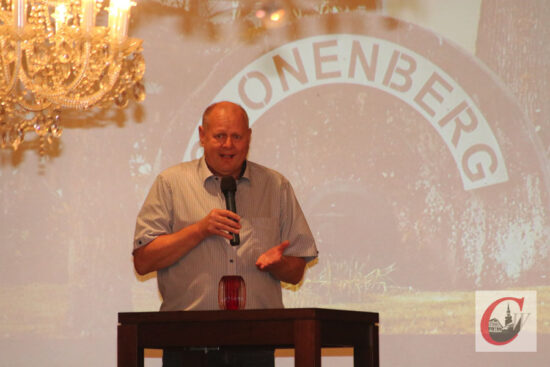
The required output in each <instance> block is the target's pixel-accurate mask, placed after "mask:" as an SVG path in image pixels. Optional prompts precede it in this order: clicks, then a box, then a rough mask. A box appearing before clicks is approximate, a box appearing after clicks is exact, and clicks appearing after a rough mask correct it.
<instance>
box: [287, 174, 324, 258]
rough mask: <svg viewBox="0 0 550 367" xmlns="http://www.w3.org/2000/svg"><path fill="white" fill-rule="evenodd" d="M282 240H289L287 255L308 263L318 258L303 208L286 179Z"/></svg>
mask: <svg viewBox="0 0 550 367" xmlns="http://www.w3.org/2000/svg"><path fill="white" fill-rule="evenodd" d="M280 221H281V239H282V240H283V241H284V240H289V241H290V246H289V247H288V248H287V249H286V251H285V255H290V256H296V257H303V258H304V259H305V260H306V262H309V261H311V260H313V259H315V258H316V257H317V256H318V251H317V246H316V245H315V239H314V238H313V234H312V233H311V230H310V228H309V225H308V223H307V220H306V218H305V216H304V213H303V211H302V208H301V207H300V204H299V202H298V199H297V198H296V195H295V194H294V190H293V189H292V185H291V184H290V182H288V181H287V180H286V179H285V180H284V182H283V184H282V185H281V217H280Z"/></svg>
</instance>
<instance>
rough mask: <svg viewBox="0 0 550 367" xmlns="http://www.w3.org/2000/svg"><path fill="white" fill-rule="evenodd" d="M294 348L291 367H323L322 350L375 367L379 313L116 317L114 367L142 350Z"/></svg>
mask: <svg viewBox="0 0 550 367" xmlns="http://www.w3.org/2000/svg"><path fill="white" fill-rule="evenodd" d="M266 346H268V347H273V348H294V356H295V366H298V367H319V366H321V348H341V347H353V365H354V367H359V366H361V367H378V366H379V354H378V353H379V351H378V313H373V312H359V311H344V310H330V309H318V308H297V309H267V310H238V311H175V312H124V313H119V314H118V367H138V366H139V367H143V363H144V362H143V358H144V349H145V348H153V349H157V348H158V349H162V348H178V347H249V348H254V347H266Z"/></svg>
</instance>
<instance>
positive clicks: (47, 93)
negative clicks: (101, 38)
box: [19, 41, 112, 99]
mask: <svg viewBox="0 0 550 367" xmlns="http://www.w3.org/2000/svg"><path fill="white" fill-rule="evenodd" d="M90 50H91V42H89V41H86V43H85V45H84V54H85V57H84V62H83V63H82V66H81V68H80V71H79V72H78V76H77V77H76V78H75V80H73V81H72V82H71V84H69V85H68V86H67V87H66V88H63V89H58V90H57V91H55V90H48V89H45V88H42V87H40V86H38V85H34V83H33V81H32V80H31V79H30V78H29V77H28V76H27V74H26V73H25V70H24V68H21V73H20V76H19V79H20V80H21V82H22V83H23V85H24V86H25V88H27V89H29V90H33V91H35V93H36V94H38V95H40V96H41V97H44V98H48V99H50V98H52V97H57V96H60V95H63V94H67V93H69V92H71V91H72V90H74V89H75V88H76V87H77V86H78V84H80V82H81V81H82V79H83V78H84V75H85V74H86V70H87V67H88V64H89V60H90V52H91V51H90ZM25 56H26V53H25ZM109 61H112V59H111V60H109Z"/></svg>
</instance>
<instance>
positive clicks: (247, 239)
mask: <svg viewBox="0 0 550 367" xmlns="http://www.w3.org/2000/svg"><path fill="white" fill-rule="evenodd" d="M251 133H252V132H251V129H250V128H249V126H248V116H247V114H246V111H245V110H244V109H243V108H242V107H240V106H239V105H236V104H234V103H231V102H219V103H215V104H213V105H211V106H209V107H208V108H207V109H206V110H205V112H204V114H203V120H202V126H200V127H199V137H200V143H201V146H202V147H203V148H204V155H203V157H202V158H201V159H198V160H194V161H191V162H185V163H181V164H178V165H176V166H174V167H171V168H168V169H167V170H165V171H164V172H162V173H161V174H160V175H159V176H158V177H157V179H156V181H155V183H154V184H153V186H152V188H151V190H150V192H149V195H148V196H147V198H146V200H145V203H144V204H143V207H142V209H141V211H140V213H139V215H138V218H137V221H136V231H135V238H134V252H133V255H134V266H135V268H136V271H137V272H138V273H139V274H141V275H143V274H147V273H149V272H152V271H157V276H158V284H159V290H160V293H161V295H162V298H163V302H162V306H161V311H173V310H215V309H218V283H219V280H220V279H221V278H222V277H223V276H224V275H240V276H241V277H243V279H244V281H245V284H246V306H245V307H246V308H248V309H250V308H282V307H284V306H283V303H282V293H281V286H280V282H281V281H283V282H287V283H292V284H297V283H299V282H300V280H301V279H302V277H303V274H304V269H305V266H306V263H307V262H308V261H310V260H312V259H313V258H315V257H316V256H317V249H316V246H315V242H314V240H313V236H312V234H311V231H310V229H309V227H308V225H307V222H306V220H305V218H304V215H303V213H302V210H301V208H300V206H299V204H298V201H297V200H296V197H295V196H294V192H293V190H292V187H291V186H290V184H289V182H288V181H287V180H286V179H285V178H284V177H283V176H282V175H281V174H279V173H277V172H275V171H273V170H270V169H268V168H266V167H263V166H261V165H258V164H256V163H253V162H249V161H247V160H246V157H247V154H248V149H249V146H250V139H251ZM225 176H232V177H233V178H235V180H236V182H237V191H236V193H235V201H236V206H237V213H238V214H237V213H233V212H231V211H228V210H226V209H224V208H225V198H224V196H223V194H222V192H221V190H220V181H221V178H222V177H225ZM233 233H234V234H239V236H240V239H241V244H240V245H238V246H231V245H230V244H229V240H230V239H231V238H232V234H233ZM265 355H266V353H263V354H261V353H260V354H259V355H258V353H256V354H254V353H252V354H250V353H248V352H247V354H244V355H242V354H241V353H239V352H233V353H231V351H229V352H228V351H222V352H219V353H208V363H209V364H208V365H209V366H224V365H235V366H239V367H240V366H244V365H246V363H249V365H251V366H254V367H260V366H273V351H272V350H271V351H268V358H265ZM239 358H240V359H239ZM169 359H173V360H174V362H173V364H170V362H169ZM177 359H178V357H177V356H176V354H173V353H169V352H167V351H165V357H164V358H163V363H164V366H165V367H167V366H168V365H170V366H172V365H173V366H178V367H180V366H181V362H180V361H177ZM263 360H266V362H265V363H264V362H263Z"/></svg>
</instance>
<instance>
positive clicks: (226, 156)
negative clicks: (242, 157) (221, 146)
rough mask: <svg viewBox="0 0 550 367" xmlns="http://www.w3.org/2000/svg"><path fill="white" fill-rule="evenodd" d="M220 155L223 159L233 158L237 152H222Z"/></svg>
mask: <svg viewBox="0 0 550 367" xmlns="http://www.w3.org/2000/svg"><path fill="white" fill-rule="evenodd" d="M220 156H221V157H222V158H223V159H232V158H233V157H235V154H220Z"/></svg>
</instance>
